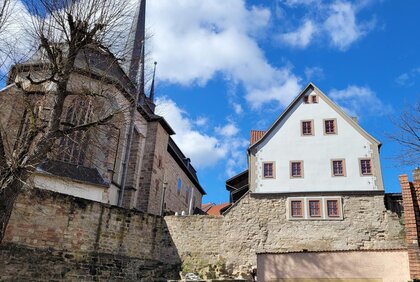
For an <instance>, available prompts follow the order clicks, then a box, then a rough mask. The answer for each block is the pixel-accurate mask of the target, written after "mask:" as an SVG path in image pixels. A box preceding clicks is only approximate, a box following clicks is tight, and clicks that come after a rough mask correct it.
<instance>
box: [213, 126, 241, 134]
mask: <svg viewBox="0 0 420 282" xmlns="http://www.w3.org/2000/svg"><path fill="white" fill-rule="evenodd" d="M215 130H216V133H217V134H219V135H221V136H223V137H232V136H234V135H236V134H238V132H239V128H237V127H236V125H235V124H234V123H228V124H226V125H225V126H223V127H216V128H215Z"/></svg>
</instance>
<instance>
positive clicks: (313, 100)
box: [311, 95, 318, 104]
mask: <svg viewBox="0 0 420 282" xmlns="http://www.w3.org/2000/svg"><path fill="white" fill-rule="evenodd" d="M311 100H312V103H313V104H317V103H318V97H317V96H316V95H313V96H311Z"/></svg>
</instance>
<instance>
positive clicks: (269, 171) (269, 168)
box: [263, 162, 275, 178]
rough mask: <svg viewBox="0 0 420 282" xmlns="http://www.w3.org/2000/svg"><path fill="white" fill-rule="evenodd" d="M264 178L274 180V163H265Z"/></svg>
mask: <svg viewBox="0 0 420 282" xmlns="http://www.w3.org/2000/svg"><path fill="white" fill-rule="evenodd" d="M263 169H264V178H274V169H275V168H274V163H273V162H266V163H263Z"/></svg>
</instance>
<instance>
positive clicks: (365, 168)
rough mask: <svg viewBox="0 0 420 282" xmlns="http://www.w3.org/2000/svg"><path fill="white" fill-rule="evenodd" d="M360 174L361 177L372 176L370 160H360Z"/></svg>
mask: <svg viewBox="0 0 420 282" xmlns="http://www.w3.org/2000/svg"><path fill="white" fill-rule="evenodd" d="M360 172H361V173H362V175H372V163H371V160H370V159H363V160H360Z"/></svg>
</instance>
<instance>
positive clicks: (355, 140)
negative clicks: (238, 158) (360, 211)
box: [249, 83, 384, 193]
mask: <svg viewBox="0 0 420 282" xmlns="http://www.w3.org/2000/svg"><path fill="white" fill-rule="evenodd" d="M305 96H309V97H308V98H307V99H308V100H309V102H308V103H306V101H305ZM312 96H315V97H316V98H312ZM312 99H316V103H313V102H312ZM326 120H328V121H333V123H334V126H333V128H334V131H335V133H332V134H327V133H326V132H325V126H326V125H325V121H326ZM304 121H306V122H309V123H310V129H311V130H309V131H311V132H310V133H309V134H308V129H307V128H306V133H307V135H304V134H303V133H302V130H303V129H302V126H303V125H302V122H304ZM330 131H331V128H330ZM379 146H380V143H379V142H378V141H377V140H376V139H374V138H373V137H372V136H370V135H369V134H368V133H366V132H365V131H364V130H363V129H362V128H361V127H360V126H359V125H358V124H357V123H356V122H355V121H353V120H352V119H351V118H350V117H349V116H348V115H347V114H345V113H344V112H343V110H341V109H340V108H339V107H338V106H337V105H336V104H334V103H333V102H332V101H331V100H330V99H329V98H328V97H327V96H326V95H325V94H323V93H322V92H321V91H320V90H319V89H318V88H316V87H315V86H314V85H313V84H312V83H310V84H309V85H308V86H307V87H306V88H305V90H304V91H302V93H300V94H299V96H298V97H297V98H296V99H295V100H294V101H293V102H292V103H291V105H290V106H289V107H288V108H287V109H286V110H285V112H284V113H283V114H282V115H281V116H280V117H279V118H278V119H277V121H276V122H275V123H274V125H273V126H272V127H271V128H270V129H269V130H268V131H267V132H266V133H265V134H264V135H263V136H262V138H261V139H260V140H258V141H257V142H255V143H254V144H251V146H250V148H249V169H250V176H249V184H250V190H251V191H252V192H256V193H293V192H324V191H325V192H328V191H373V190H384V188H383V182H382V175H381V168H380V162H379ZM361 160H363V162H364V164H366V163H368V164H367V166H369V168H366V166H365V165H364V170H365V171H364V172H365V173H362V171H361V170H362V168H361ZM333 161H335V163H334V164H335V165H340V164H341V165H342V174H343V175H342V176H334V175H333V172H334V170H333ZM337 161H338V162H337ZM293 162H299V163H300V170H301V171H300V175H301V176H300V177H299V176H298V177H293V176H292V163H293ZM264 163H272V164H273V165H272V173H270V174H272V177H265V176H264ZM295 166H299V165H296V164H295ZM366 169H368V170H370V173H366ZM339 170H340V169H339V168H338V169H337V167H336V170H335V172H336V174H337V171H339ZM294 173H295V174H296V171H294Z"/></svg>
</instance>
